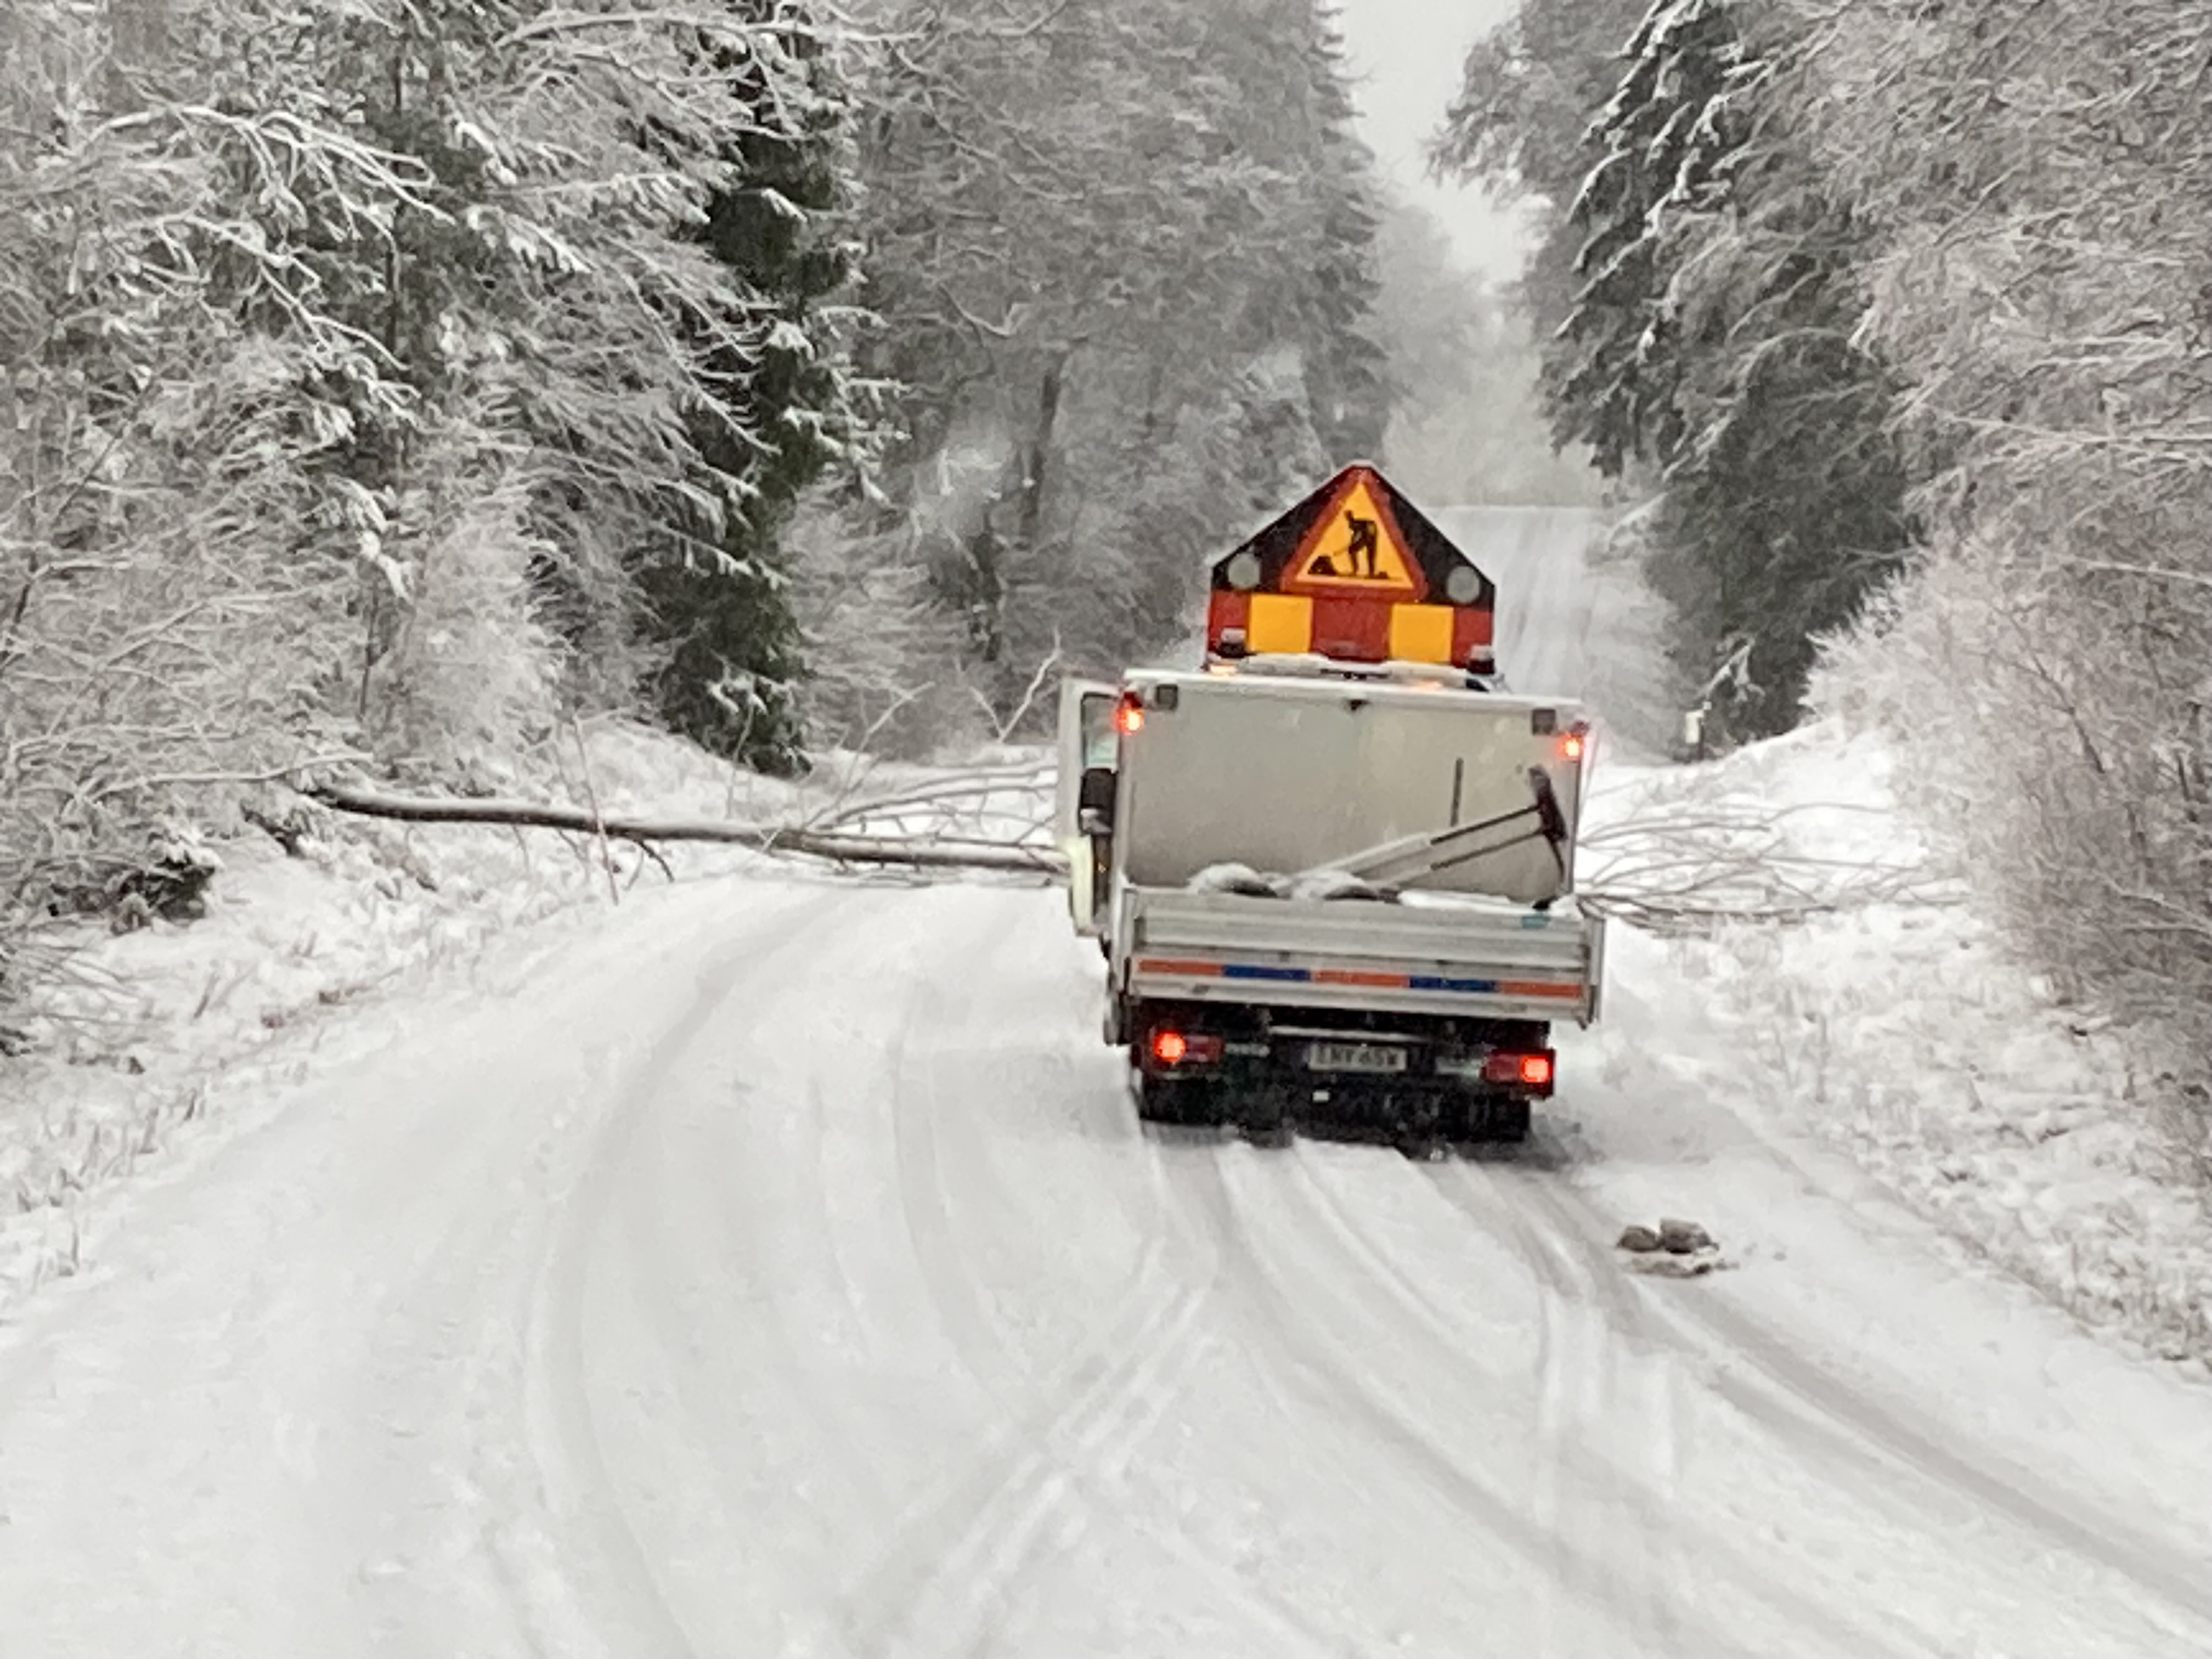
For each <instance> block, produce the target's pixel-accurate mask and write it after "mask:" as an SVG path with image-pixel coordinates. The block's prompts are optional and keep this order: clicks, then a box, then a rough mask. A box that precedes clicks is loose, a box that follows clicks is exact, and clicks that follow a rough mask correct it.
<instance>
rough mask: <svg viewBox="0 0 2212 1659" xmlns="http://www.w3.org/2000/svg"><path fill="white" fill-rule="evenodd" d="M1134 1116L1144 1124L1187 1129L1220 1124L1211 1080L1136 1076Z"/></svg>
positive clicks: (1218, 1102)
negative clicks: (1168, 1125)
mask: <svg viewBox="0 0 2212 1659" xmlns="http://www.w3.org/2000/svg"><path fill="white" fill-rule="evenodd" d="M1137 1115H1138V1116H1139V1118H1141V1119H1143V1120H1144V1121H1146V1122H1147V1123H1172V1124H1177V1125H1180V1126H1183V1127H1198V1126H1201V1125H1205V1126H1211V1125H1213V1124H1218V1123H1219V1122H1220V1121H1221V1095H1220V1091H1219V1090H1218V1087H1216V1085H1214V1084H1213V1083H1212V1080H1211V1079H1203V1078H1188V1077H1156V1076H1154V1075H1153V1074H1152V1073H1150V1072H1139V1073H1137Z"/></svg>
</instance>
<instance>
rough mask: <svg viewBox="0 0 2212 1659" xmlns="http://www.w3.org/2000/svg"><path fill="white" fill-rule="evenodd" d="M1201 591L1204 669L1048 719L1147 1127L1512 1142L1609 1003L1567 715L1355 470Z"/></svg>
mask: <svg viewBox="0 0 2212 1659" xmlns="http://www.w3.org/2000/svg"><path fill="white" fill-rule="evenodd" d="M1215 571H1216V580H1215V592H1214V598H1213V604H1212V611H1211V614H1210V617H1209V627H1208V649H1207V664H1206V668H1205V669H1204V670H1202V671H1149V670H1148V671H1132V672H1130V673H1127V674H1126V675H1124V676H1123V677H1122V678H1121V681H1120V683H1119V684H1111V685H1109V684H1103V683H1090V684H1070V685H1067V686H1066V687H1064V688H1063V690H1062V697H1061V705H1060V746H1061V757H1060V799H1059V802H1058V833H1059V836H1060V844H1061V847H1062V848H1063V850H1064V851H1065V853H1066V856H1067V860H1068V867H1069V872H1070V873H1069V884H1068V891H1069V898H1070V904H1071V908H1072V911H1073V919H1074V921H1075V925H1076V927H1077V929H1078V931H1079V933H1084V934H1085V935H1088V936H1091V937H1094V938H1096V939H1098V941H1099V942H1100V945H1101V948H1102V950H1103V952H1104V954H1105V957H1106V963H1107V968H1106V980H1107V982H1106V1010H1105V1018H1104V1032H1105V1036H1106V1040H1107V1041H1108V1042H1109V1043H1113V1044H1115V1045H1117V1046H1121V1047H1123V1048H1127V1052H1128V1055H1129V1061H1130V1067H1131V1075H1132V1078H1133V1084H1134V1089H1135V1093H1136V1096H1137V1103H1138V1109H1139V1114H1140V1115H1142V1116H1143V1117H1144V1118H1146V1120H1148V1121H1158V1122H1169V1123H1184V1124H1214V1123H1227V1122H1235V1123H1238V1124H1240V1125H1242V1126H1243V1127H1247V1128H1255V1129H1268V1130H1273V1129H1279V1128H1282V1127H1295V1126H1296V1125H1297V1124H1299V1123H1301V1122H1318V1121H1323V1120H1326V1121H1328V1122H1329V1123H1330V1124H1332V1125H1333V1126H1340V1127H1341V1126H1352V1127H1363V1128H1374V1129H1377V1130H1381V1131H1383V1132H1387V1133H1396V1134H1398V1135H1401V1136H1413V1137H1420V1138H1431V1139H1519V1138H1521V1137H1522V1136H1523V1135H1525V1134H1526V1133H1528V1128H1529V1125H1530V1119H1531V1109H1532V1106H1533V1105H1534V1103H1537V1102H1541V1101H1542V1100H1545V1099H1547V1098H1549V1097H1551V1095H1552V1092H1553V1085H1554V1081H1555V1078H1556V1073H1557V1056H1556V1054H1555V1053H1554V1050H1553V1046H1552V1040H1551V1038H1552V1032H1553V1028H1554V1027H1555V1026H1557V1025H1559V1024H1568V1023H1571V1024H1579V1025H1587V1024H1589V1023H1590V1022H1592V1021H1593V1020H1595V1018H1597V1014H1598V1009H1599V1003H1600V1000H1601V986H1602V982H1603V978H1604V960H1605V925H1604V922H1603V921H1602V919H1601V918H1600V917H1598V916H1595V915H1590V914H1589V913H1588V912H1586V911H1585V910H1584V909H1583V907H1582V906H1581V904H1580V903H1579V902H1577V898H1576V895H1575V884H1574V876H1575V846H1576V836H1577V831H1578V829H1579V827H1580V820H1581V814H1582V803H1583V777H1584V773H1585V769H1586V766H1587V764H1588V762H1589V743H1590V734H1589V724H1588V722H1587V720H1585V718H1584V714H1583V709H1582V708H1580V707H1579V706H1578V705H1577V704H1576V703H1575V702H1572V701H1571V700H1565V699H1560V698H1554V697H1540V696H1516V695H1510V694H1508V693H1506V692H1504V690H1501V689H1499V684H1498V681H1497V679H1496V677H1495V674H1494V670H1493V669H1492V665H1491V664H1490V663H1489V661H1488V641H1489V637H1490V635H1489V627H1490V615H1489V612H1490V609H1491V606H1492V601H1493V591H1492V588H1491V586H1490V584H1489V582H1488V580H1487V578H1486V577H1483V576H1482V575H1481V574H1480V572H1479V571H1476V570H1474V567H1473V566H1472V564H1470V563H1468V562H1466V561H1465V559H1464V556H1463V555H1462V554H1460V553H1459V552H1458V550H1456V549H1455V548H1453V547H1451V546H1450V545H1449V543H1447V542H1445V541H1444V540H1443V538H1442V537H1441V536H1440V535H1439V534H1438V533H1437V532H1436V531H1435V529H1434V527H1433V526H1431V525H1429V524H1428V522H1427V521H1426V520H1423V519H1421V518H1420V517H1419V514H1418V513H1416V512H1414V511H1413V509H1412V508H1411V507H1409V506H1408V505H1407V504H1406V503H1405V502H1404V501H1402V499H1401V498H1400V497H1399V496H1398V495H1396V493H1395V491H1394V490H1393V489H1391V488H1390V486H1389V484H1388V483H1387V482H1386V481H1384V480H1383V478H1382V477H1381V476H1380V474H1378V473H1376V472H1375V471H1373V470H1372V469H1370V468H1366V467H1354V468H1351V469H1347V470H1346V472H1345V473H1342V474H1340V475H1339V477H1337V478H1336V479H1334V480H1332V481H1331V483H1329V484H1328V485H1324V486H1323V488H1322V489H1321V490H1320V491H1317V492H1316V494H1315V495H1314V496H1313V497H1312V498H1310V500H1309V501H1307V502H1305V503H1302V504H1301V506H1300V507H1297V508H1294V509H1293V510H1292V512H1291V513H1290V514H1286V515H1285V518H1284V519H1283V520H1278V521H1277V523H1276V524H1275V525H1273V526H1269V527H1268V528H1267V530H1266V531H1263V532H1261V534H1260V535H1259V536H1257V537H1255V538H1253V540H1252V541H1251V542H1249V543H1248V544H1245V546H1244V547H1243V548H1240V549H1238V550H1236V551H1235V552H1233V553H1231V554H1230V555H1225V556H1224V557H1223V559H1222V560H1220V561H1219V562H1217V565H1216V568H1215ZM1376 571H1379V572H1380V573H1381V574H1371V573H1373V572H1376ZM1346 572H1350V573H1353V574H1349V575H1347V574H1343V573H1346ZM1394 582H1397V583H1399V585H1400V586H1401V588H1402V590H1403V591H1396V592H1392V591H1387V590H1389V588H1390V587H1391V586H1392V585H1393V583H1394ZM1378 588H1379V589H1383V590H1386V591H1383V592H1370V589H1378ZM1278 601H1282V602H1283V603H1282V604H1279V603H1278ZM1432 601H1443V603H1434V602H1432ZM1299 607H1303V609H1300V608H1299ZM1378 608H1380V610H1382V611H1384V612H1386V613H1387V614H1383V615H1376V614H1374V613H1376V611H1377V610H1378ZM1408 612H1413V613H1416V614H1412V615H1408ZM1255 635H1258V636H1260V637H1259V641H1258V644H1259V647H1260V648H1257V649H1255V640H1254V636H1255ZM1285 646H1287V647H1291V648H1289V649H1283V648H1280V647H1285ZM1269 647H1275V648H1269ZM1393 647H1395V652H1394V649H1393ZM1407 651H1420V652H1422V653H1425V659H1405V658H1404V657H1402V656H1401V655H1399V654H1396V652H1407Z"/></svg>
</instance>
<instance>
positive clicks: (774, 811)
mask: <svg viewBox="0 0 2212 1659" xmlns="http://www.w3.org/2000/svg"><path fill="white" fill-rule="evenodd" d="M587 741H588V744H589V750H590V767H589V773H588V781H586V774H585V772H584V770H583V769H582V768H581V767H580V765H579V764H578V761H577V757H576V754H575V751H574V747H573V745H570V746H568V747H566V748H565V749H559V748H549V752H548V754H547V755H546V756H544V757H542V758H541V759H540V761H539V762H538V763H537V764H536V765H534V766H532V767H530V768H527V769H518V775H517V777H516V778H515V779H514V780H513V788H514V790H515V791H516V793H524V792H528V793H532V794H535V795H542V796H544V798H546V799H558V800H562V801H565V802H568V803H569V804H572V805H582V804H584V803H586V801H587V799H596V800H597V801H598V803H599V807H600V809H601V810H602V811H605V812H608V813H615V812H623V811H639V812H645V811H653V812H659V813H664V814H688V815H690V816H692V817H702V818H726V819H731V820H735V821H740V822H745V823H796V822H805V823H811V824H819V825H824V826H832V827H836V828H837V829H842V830H847V831H850V832H852V833H855V834H863V835H884V836H895V835H908V836H918V835H938V836H963V835H974V836H996V837H1002V838H1006V839H1017V838H1020V837H1022V836H1026V835H1030V834H1031V833H1032V832H1034V834H1036V835H1037V836H1042V833H1043V820H1044V817H1045V816H1046V815H1047V814H1048V811H1049V775H1048V774H1045V773H1042V765H1043V761H1042V757H1039V756H1037V755H1036V754H1034V753H1031V752H1029V751H1019V750H1005V751H994V752H991V753H988V754H986V755H983V756H980V757H976V758H975V760H974V761H973V762H972V763H969V764H968V765H965V766H961V767H957V768H943V767H939V768H927V767H920V766H912V765H886V764H880V763H876V762H873V761H871V760H866V759H864V758H861V757H854V756H851V755H845V754H838V755H833V756H829V757H823V760H822V762H821V763H820V765H819V766H818V768H817V772H816V774H815V775H814V776H812V777H811V778H810V779H808V780H806V781H805V782H804V783H800V784H791V783H784V782H780V781H775V780H773V779H769V778H763V777H761V776H758V775H755V774H752V773H748V772H745V771H743V770H740V769H738V768H735V767H732V766H729V765H727V764H725V763H721V762H720V761H717V760H715V759H714V757H711V756H708V755H707V754H706V753H705V752H704V751H702V750H699V749H697V748H696V747H694V746H693V745H691V744H688V743H685V742H684V741H682V740H680V739H678V738H671V737H669V736H667V735H665V734H664V733H661V732H655V731H653V730H652V729H650V728H647V727H644V726H635V725H632V724H629V723H628V722H623V721H617V720H610V721H604V722H599V723H597V724H595V725H594V726H592V728H591V729H590V730H589V732H588V733H587ZM524 772H526V773H527V775H523V774H524ZM1041 778H1042V781H1040V779H1041ZM312 822H313V830H312V832H311V833H310V834H309V835H308V836H306V837H305V838H303V839H302V840H301V841H300V842H299V843H298V848H297V854H296V856H293V855H288V854H286V852H285V851H284V850H283V848H281V847H280V846H279V845H278V844H277V842H276V841H275V840H273V839H270V838H268V837H266V836H261V835H258V834H256V835H253V836H249V837H247V838H246V839H242V840H239V841H235V842H224V843H222V844H221V845H220V846H219V847H218V848H216V849H214V850H215V851H216V856H217V857H218V858H219V860H220V863H221V867H220V870H219V872H218V874H217V876H216V879H215V880H214V882H213V883H212V884H211V885H210V888H209V889H208V891H207V895H206V901H207V910H208V914H207V915H206V916H205V917H204V919H203V920H200V921H194V922H190V923H183V924H178V923H171V922H165V921H155V922H154V923H153V924H152V925H151V926H149V927H145V928H143V929H142V930H139V931H137V932H132V933H123V934H120V935H116V936H113V937H110V936H108V935H107V934H106V932H105V930H104V927H103V926H102V925H101V924H100V923H99V922H97V921H87V922H84V923H82V924H78V925H76V926H73V927H70V928H67V929H64V930H60V933H59V935H58V942H59V943H61V944H62V945H65V946H67V947H69V948H70V950H71V951H72V952H73V954H72V955H71V957H70V965H69V967H68V969H66V971H65V974H64V978H63V982H62V983H60V984H58V986H55V987H51V988H49V989H48V990H46V992H45V993H44V994H42V995H41V996H40V999H39V1000H38V1002H37V1004H36V1005H35V1006H34V1010H33V1013H32V1015H31V1017H30V1018H23V1017H22V1016H21V1015H17V1016H15V1025H14V1026H13V1027H11V1032H12V1035H11V1036H10V1038H9V1045H10V1046H11V1047H16V1046H23V1045H24V1044H26V1043H27V1045H28V1052H27V1053H22V1054H16V1055H15V1056H14V1057H12V1058H3V1059H0V1314H4V1313H5V1311H6V1310H8V1309H9V1307H10V1306H11V1305H12V1304H14V1303H15V1302H16V1301H17V1300H18V1299H19V1298H20V1297H22V1296H24V1295H26V1294H27V1293H28V1292H29V1291H32V1290H33V1289H35V1288H36V1286H37V1285H39V1284H40V1282H42V1281H43V1280H45V1279H47V1278H49V1277H52V1276H53V1275H55V1274H58V1273H61V1274H66V1273H74V1272H76V1270H77V1269H78V1268H79V1267H81V1266H82V1262H83V1259H84V1258H83V1248H82V1234H81V1228H80V1220H81V1205H82V1200H83V1199H84V1198H85V1197H86V1196H87V1195H88V1194H91V1193H93V1192H94V1191H95V1190H97V1189H98V1188H101V1187H103V1186H105V1185H106V1183H107V1182H110V1181H112V1180H113V1179H114V1178H115V1177H117V1176H123V1175H127V1174H129V1173H131V1171H132V1170H134V1169H136V1168H137V1165H138V1164H140V1162H141V1161H142V1160H145V1159H148V1158H154V1157H156V1156H158V1155H159V1154H161V1152H164V1151H166V1150H167V1147H168V1145H169V1143H170V1141H171V1140H172V1139H173V1136H174V1135H175V1133H176V1132H177V1131H178V1129H179V1127H181V1126H183V1125H185V1124H188V1123H191V1122H192V1121H197V1119H199V1118H201V1117H202V1116H203V1115H206V1114H208V1113H209V1112H210V1110H211V1109H217V1108H219V1107H220V1104H221V1102H222V1097H223V1095H224V1093H225V1092H226V1090H227V1088H228V1084H229V1081H230V1079H231V1077H232V1074H233V1073H235V1072H236V1071H237V1069H238V1068H239V1067H240V1066H241V1064H242V1063H244V1062H246V1061H249V1060H252V1061H255V1062H257V1069H261V1068H263V1067H264V1066H267V1065H276V1066H282V1064H283V1060H284V1057H285V1056H286V1055H287V1054H291V1053H295V1052H296V1053H300V1054H305V1053H306V1052H307V1051H308V1050H310V1049H311V1048H313V1045H314V1044H316V1043H317V1042H319V1041H321V1034H320V1028H321V1026H322V1025H323V1024H325V1022H326V1021H327V1018H328V1017H329V1016H330V1014H331V1012H332V1011H333V1010H336V1009H339V1008H342V1007H343V1006H345V1005H348V1004H349V1003H353V1002H356V1001H357V1000H361V999H362V998H364V997H366V996H368V995H370V994H374V993H375V992H376V991H377V990H378V989H379V988H380V987H386V986H387V985H389V984H391V983H392V982H393V981H397V980H398V979H400V978H402V977H403V976H404V975H409V974H410V973H414V972H417V971H420V970H422V969H428V968H430V967H433V966H435V965H438V964H452V963H465V962H467V961H469V960H470V959H471V958H472V957H474V956H475V955H476V954H477V953H478V952H479V951H482V950H483V948H484V947H485V946H486V945H488V944H489V943H490V942H491V941H492V940H494V939H498V938H500V937H501V936H504V935H508V934H513V933H520V932H523V931H525V930H532V929H539V930H551V931H550V932H549V933H547V937H548V938H549V939H559V938H561V937H562V936H563V935H562V930H563V929H569V930H575V931H578V932H580V930H581V929H582V928H583V927H584V926H586V924H587V923H588V922H589V921H590V920H591V919H592V917H594V916H596V915H598V914H599V912H601V911H602V910H604V909H605V907H607V906H608V905H609V904H611V903H617V902H620V896H621V895H623V893H626V892H628V891H629V890H632V889H633V888H635V887H636V886H639V885H640V884H661V883H663V882H664V881H665V880H666V879H669V878H701V877H711V876H714V875H718V874H727V873H732V872H739V871H743V870H745V869H749V868H759V867H761V866H762V864H763V854H757V853H751V852H747V851H744V850H742V849H738V848H721V847H714V846H696V845H687V846H680V847H678V846H671V847H667V848H659V849H656V852H655V854H653V856H652V857H648V856H647V854H645V853H643V852H641V850H640V849H639V848H636V847H635V846H632V845H629V844H626V843H623V842H611V843H608V844H606V845H605V846H602V845H600V844H599V842H597V841H596V840H595V839H594V838H592V837H589V836H570V835H562V834H552V833H546V832H542V831H536V830H530V831H521V830H507V829H487V828H480V827H473V826H460V825H442V824H416V825H400V824H389V823H376V822H372V821H369V820H363V819H356V818H349V817H344V816H343V815H339V814H334V813H319V814H317V815H315V816H314V817H313V820H312ZM655 859H658V860H660V861H661V862H662V864H664V865H665V869H664V868H660V867H656V865H655V862H654V860H655Z"/></svg>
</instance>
